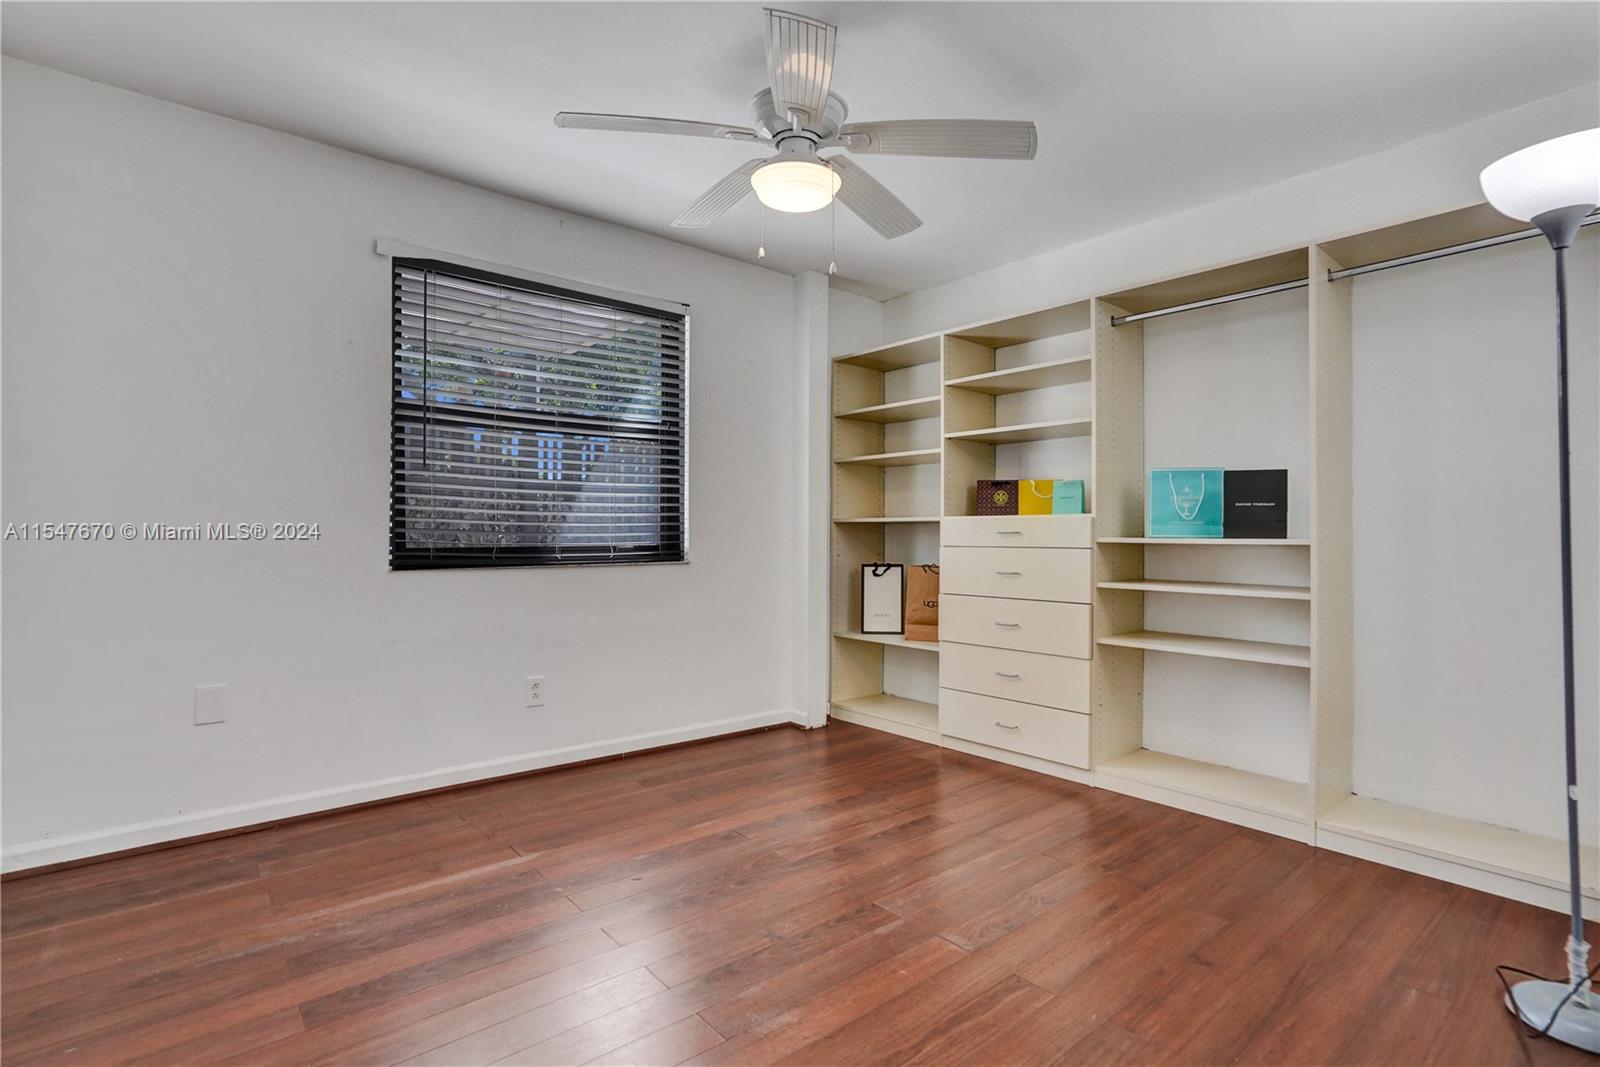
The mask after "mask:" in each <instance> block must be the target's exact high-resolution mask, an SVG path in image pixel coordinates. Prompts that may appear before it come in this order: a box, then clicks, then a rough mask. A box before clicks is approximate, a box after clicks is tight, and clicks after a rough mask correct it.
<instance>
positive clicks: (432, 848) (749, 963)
mask: <svg viewBox="0 0 1600 1067" xmlns="http://www.w3.org/2000/svg"><path fill="white" fill-rule="evenodd" d="M0 897H3V909H0V917H3V925H0V932H3V939H0V953H3V955H0V961H3V962H0V986H3V993H4V1001H3V1006H0V1012H3V1015H0V1027H3V1029H0V1033H3V1057H4V1060H5V1062H6V1063H8V1064H28V1063H109V1062H131V1063H150V1064H187V1063H250V1064H300V1063H318V1064H366V1063H395V1062H407V1063H430V1064H476V1063H487V1062H505V1063H527V1064H573V1063H607V1064H676V1063H694V1064H766V1063H793V1064H819V1065H820V1064H858V1063H862V1064H865V1063H873V1064H909V1063H951V1064H964V1065H987V1064H1012V1063H1017V1064H1022V1063H1027V1064H1109V1063H1123V1064H1169V1063H1170V1064H1212V1063H1216V1064H1221V1063H1228V1064H1367V1063H1383V1064H1441V1065H1465V1064H1519V1063H1535V1064H1565V1063H1587V1064H1592V1063H1593V1062H1594V1061H1593V1060H1592V1059H1589V1058H1587V1057H1584V1056H1583V1055H1582V1054H1579V1053H1575V1052H1573V1051H1572V1050H1570V1049H1566V1048H1564V1047H1562V1046H1559V1045H1555V1044H1553V1043H1550V1042H1548V1041H1527V1040H1525V1039H1524V1038H1523V1037H1522V1036H1521V1035H1520V1034H1519V1033H1518V1031H1517V1027H1516V1026H1515V1024H1514V1022H1513V1020H1512V1019H1511V1017H1510V1016H1509V1015H1508V1014H1507V1012H1506V1011H1505V1010H1504V1008H1503V1007H1502V1006H1501V1003H1500V987H1499V985H1498V983H1497V982H1496V980H1495V977H1494V974H1493V970H1492V968H1493V965H1494V964H1495V963H1498V962H1506V963H1514V964H1518V965H1520V966H1524V967H1528V968H1530V969H1534V970H1542V971H1545V972H1547V973H1559V972H1560V967H1561V960H1560V953H1559V948H1560V945H1561V942H1562V938H1563V931H1564V925H1563V924H1564V920H1563V919H1562V917H1561V916H1560V915H1557V914H1554V913H1550V912H1545V911H1540V910H1538V909H1535V908H1532V907H1528V906H1525V905H1521V904H1514V903H1510V902H1507V901H1503V900H1500V899H1498V898H1496V897H1490V896H1486V895H1484V894H1481V893H1475V892H1472V891H1469V890H1465V889H1460V888H1457V887H1454V886H1449V885H1445V884H1443V883H1440V882H1434V881H1430V880H1428V879H1425V878H1419V877H1415V876H1412V875H1408V874H1403V873H1400V872H1397V871H1393V870H1390V869H1388V868H1384V867H1379V866H1374V865H1372V864H1367V863H1363V862H1360V861H1357V860H1353V859H1350V858H1347V857H1343V856H1338V855H1334V854H1332V853H1327V852H1317V851H1314V850H1312V849H1310V848H1307V847H1305V846H1303V845H1298V844H1294V843H1292V842H1288V841H1284V840H1280V839H1278V838H1274V837H1269V836H1266V835H1264V834H1259V833H1255V832H1252V831H1248V830H1243V829H1239V828H1236V827H1233V826H1229V825H1226V824H1223V823H1218V822H1213V821H1210V820H1207V819H1204V818H1200V817H1198V816H1193V815H1188V814H1186V813H1183V812H1178V811H1173V810H1170V809H1167V808H1162V807H1159V806H1156V805H1153V804H1147V803H1145V802H1142V801H1139V800H1135V799H1132V798H1130V797H1124V796H1119V795H1117V794H1115V793H1110V792H1106V791H1103V790H1099V791H1096V790H1090V789H1087V788H1084V787H1081V786H1076V785H1072V784H1069V783H1066V782H1060V781H1057V780H1055V779H1051V778H1047V777H1043V776H1039V775H1034V774H1030V773H1027V772H1024V771H1019V770H1015V769H1012V768H1010V767H1006V766H1003V765H1000V764H995V763H990V762H987V761H984V760H980V759H976V758H973V757H969V756H964V755H960V754H958V753H953V752H942V751H940V750H939V749H936V748H931V747H928V746H925V745H920V744H917V743H915V742H911V741H906V740H903V739H900V738H897V737H893V736H890V735H887V734H882V733H876V732H874V731H870V730H865V729H862V728H860V727H853V726H849V725H845V724H838V723H836V724H834V725H833V726H830V727H829V728H828V729H826V730H819V731H813V732H810V733H803V732H800V731H796V730H787V729H782V730H774V731H769V732H766V733H761V734H754V735H748V736H743V737H737V738H731V739H728V740H724V741H718V742H715V743H711V744H705V745H699V746H694V747H688V748H682V749H676V750H672V751H667V752H661V753H655V754H650V755H645V756H640V757H637V758H631V759H626V760H620V761H615V762H610V763H602V764H596V765H592V766H588V767H580V768H574V769H571V770H567V771H561V772H556V773H551V774H545V775H539V776H534V777H529V778H523V779H518V780H515V781H507V782H501V783H496V784H491V785H486V786H479V787H474V788H469V789H463V790H458V791H455V792H451V793H444V794H438V795H434V796H429V797H422V798H418V799H415V800H409V801H401V802H398V803H394V804H389V805H384V806H381V807H374V808H367V809H363V810H359V811H353V812H348V813H345V814H341V815H332V816H328V817H325V818H320V819H315V820H309V821H305V822H301V823H296V824H291V825H288V826H283V827H278V828H274V829H269V830H262V831H258V832H255V833H250V834H245V835H240V836H237V837H232V838H226V839H221V840H215V841H209V842H204V843H199V844H194V845H188V846H183V847H180V848H174V849H169V850H165V851H160V852H152V853H147V854H144V855H140V856H132V857H127V858H124V859H119V860H112V861H108V862H106V863H101V864H96V865H93V866H87V867H80V868H77V869H72V870H64V871H59V872H55V873H50V874H44V875H40V876H37V877H32V878H24V879H18V880H14V881H10V882H7V883H5V884H4V886H3V887H0ZM1595 940H1596V941H1597V942H1600V938H1596V939H1595Z"/></svg>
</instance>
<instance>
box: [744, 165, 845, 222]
mask: <svg viewBox="0 0 1600 1067" xmlns="http://www.w3.org/2000/svg"><path fill="white" fill-rule="evenodd" d="M839 184H840V182H839V175H838V174H836V173H834V170H833V168H832V167H829V166H826V165H824V164H822V163H812V162H810V161H809V160H803V159H780V160H776V161H774V162H772V163H768V164H766V165H765V166H763V167H761V168H760V169H758V170H757V171H756V172H755V173H754V174H752V175H750V185H751V186H752V187H753V188H754V189H755V191H756V197H757V199H759V200H760V201H761V202H762V203H763V204H765V205H767V206H768V207H770V208H771V209H772V210H774V211H789V212H804V211H818V210H820V209H822V208H825V207H827V206H828V205H829V204H830V203H832V202H833V197H834V194H835V193H837V192H838V191H839Z"/></svg>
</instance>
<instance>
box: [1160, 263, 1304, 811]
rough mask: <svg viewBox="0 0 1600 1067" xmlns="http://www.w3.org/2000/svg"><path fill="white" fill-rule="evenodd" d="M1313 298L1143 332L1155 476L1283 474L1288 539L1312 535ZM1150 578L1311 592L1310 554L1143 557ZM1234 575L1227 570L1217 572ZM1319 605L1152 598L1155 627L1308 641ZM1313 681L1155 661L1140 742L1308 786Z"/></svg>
mask: <svg viewBox="0 0 1600 1067" xmlns="http://www.w3.org/2000/svg"><path fill="white" fill-rule="evenodd" d="M1308 329H1309V326H1308V314H1307V304H1306V293H1305V291H1304V290H1300V291H1298V292H1289V293H1278V294H1274V295H1272V296H1264V297H1260V298H1258V299H1255V300H1247V301H1243V302H1241V303H1237V304H1225V305H1223V306H1221V307H1215V308H1206V309H1204V310H1201V311H1194V312H1189V313H1187V314H1184V315H1173V316H1172V317H1170V318H1160V319H1152V320H1150V321H1149V322H1147V323H1145V326H1144V382H1145V411H1144V416H1145V423H1144V458H1145V465H1146V466H1147V467H1223V468H1231V469H1234V470H1252V469H1266V468H1271V469H1277V468H1285V469H1287V470H1288V472H1289V536H1290V537H1308V536H1310V503H1309V495H1308V489H1309V474H1310V472H1309V466H1310V460H1309V456H1310V440H1309V436H1308V434H1307V423H1306V412H1307V411H1309V410H1310V395H1309V387H1308V383H1307V359H1306V343H1307V337H1308V332H1307V331H1308ZM1145 556H1146V560H1145V565H1146V568H1147V570H1148V573H1149V574H1150V576H1151V577H1170V578H1189V579H1196V580H1213V581H1219V580H1220V581H1227V580H1233V581H1248V582H1260V583H1265V584H1285V585H1305V584H1308V583H1309V580H1310V575H1309V570H1308V565H1309V561H1310V556H1309V554H1308V553H1307V552H1306V550H1305V549H1303V548H1298V549H1297V548H1272V549H1262V550H1259V551H1257V550H1251V551H1250V552H1247V553H1244V554H1243V556H1242V557H1241V555H1240V554H1239V553H1229V552H1218V551H1217V550H1216V549H1213V548H1187V549H1186V548H1179V547H1171V546H1167V547H1160V548H1151V549H1147V550H1146V552H1145ZM1221 567H1226V568H1229V569H1230V572H1229V573H1226V574H1225V573H1221V572H1219V570H1218V568H1221ZM1309 608H1310V605H1308V604H1306V603H1304V602H1303V601H1300V602H1297V601H1288V600H1235V599H1231V598H1221V597H1196V596H1173V595H1164V594H1151V595H1147V596H1146V597H1145V626H1146V628H1147V629H1151V630H1168V631H1173V632H1176V633H1197V634H1207V635H1210V636H1214V637H1236V638H1240V639H1242V640H1246V641H1276V642H1279V643H1282V644H1293V645H1304V644H1308V643H1309V642H1310V639H1311V633H1310V610H1309ZM1309 690H1310V679H1309V676H1308V673H1307V672H1306V671H1303V670H1298V669H1296V668H1293V667H1272V666H1265V665H1261V664H1253V663H1231V662H1227V661H1224V660H1206V659H1199V658H1197V657H1194V656H1175V655H1162V654H1159V653H1155V654H1152V653H1146V654H1145V657H1144V740H1145V744H1146V746H1147V747H1149V748H1153V749H1155V750H1156V751H1158V752H1170V753H1172V754H1173V755H1177V756H1188V757H1189V758H1191V759H1200V760H1206V761H1207V762H1210V763H1220V764H1223V765H1224V766H1228V767H1238V768H1240V769H1242V770H1247V771H1255V772H1257V773H1259V774H1270V775H1273V776H1275V777H1278V778H1288V779H1290V780H1291V781H1297V782H1304V781H1308V780H1309V777H1308V776H1309V774H1310V763H1309V760H1308V756H1309V753H1310V744H1311V742H1310V722H1311V718H1310V691H1309Z"/></svg>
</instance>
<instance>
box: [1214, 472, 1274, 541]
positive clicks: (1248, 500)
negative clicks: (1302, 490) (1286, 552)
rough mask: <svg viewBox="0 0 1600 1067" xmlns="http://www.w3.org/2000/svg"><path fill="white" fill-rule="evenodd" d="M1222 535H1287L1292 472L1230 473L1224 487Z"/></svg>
mask: <svg viewBox="0 0 1600 1067" xmlns="http://www.w3.org/2000/svg"><path fill="white" fill-rule="evenodd" d="M1222 536H1223V537H1288V536H1289V472H1288V471H1286V470H1279V471H1235V470H1230V471H1229V472H1228V476H1227V480H1226V481H1225V483H1224V485H1223V490H1222Z"/></svg>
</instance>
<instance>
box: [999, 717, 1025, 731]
mask: <svg viewBox="0 0 1600 1067" xmlns="http://www.w3.org/2000/svg"><path fill="white" fill-rule="evenodd" d="M994 724H995V725H996V726H998V727H1000V729H1002V730H1020V729H1022V727H1020V726H1013V725H1012V724H1011V723H1008V722H1001V721H1000V720H999V719H996V720H995V721H994Z"/></svg>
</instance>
